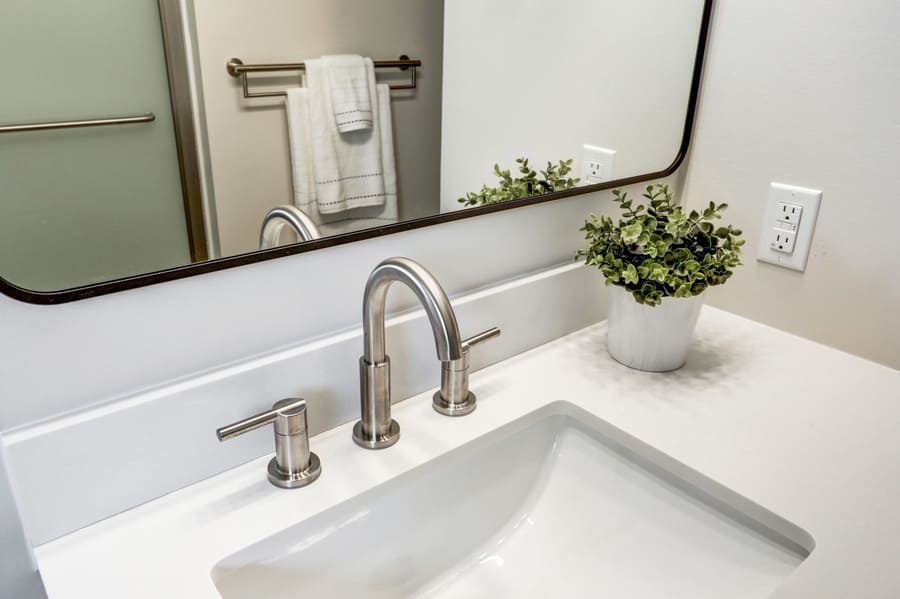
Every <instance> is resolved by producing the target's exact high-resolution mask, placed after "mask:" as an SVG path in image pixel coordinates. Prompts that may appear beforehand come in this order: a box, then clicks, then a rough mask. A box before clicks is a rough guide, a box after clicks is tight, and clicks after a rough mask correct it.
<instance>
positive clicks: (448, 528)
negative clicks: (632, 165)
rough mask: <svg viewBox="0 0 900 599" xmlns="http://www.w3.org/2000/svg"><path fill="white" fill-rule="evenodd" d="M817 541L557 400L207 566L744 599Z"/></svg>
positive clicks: (520, 591)
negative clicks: (213, 564) (214, 564)
mask: <svg viewBox="0 0 900 599" xmlns="http://www.w3.org/2000/svg"><path fill="white" fill-rule="evenodd" d="M472 417H477V416H472ZM401 443H402V441H401ZM387 451H390V450H387ZM299 492H301V493H302V491H299ZM812 548H813V541H812V538H811V537H810V536H809V535H808V534H806V533H805V532H804V531H802V530H800V529H799V528H797V527H796V526H793V525H792V524H790V523H788V522H786V521H784V520H783V519H781V518H779V517H778V516H776V515H774V514H772V513H770V512H768V511H766V510H764V509H763V508H761V507H759V506H756V505H755V504H753V503H751V502H750V501H748V500H747V499H745V498H742V497H741V496H739V495H737V494H735V493H733V492H731V491H729V490H727V489H725V488H723V487H721V486H720V485H718V484H716V483H715V482H713V481H711V480H709V479H706V478H705V477H703V476H702V475H700V474H698V473H697V472H695V471H692V470H690V469H688V468H687V467H685V466H684V465H682V464H680V463H678V462H675V461H674V460H671V459H670V458H668V457H666V456H665V455H663V454H660V453H659V452H656V451H655V450H653V449H652V448H650V447H648V446H646V445H644V444H642V443H641V442H639V441H637V440H636V439H634V438H632V437H629V436H628V435H625V434H624V433H622V432H621V431H619V430H618V429H615V428H613V427H611V426H610V425H608V424H606V423H605V422H604V421H602V420H600V419H598V418H596V417H594V416H592V415H589V414H588V413H586V412H584V411H582V410H580V409H579V408H576V407H574V406H572V405H570V404H567V403H564V402H557V403H555V404H551V405H549V406H547V407H545V408H543V409H541V410H539V411H537V412H535V413H532V414H531V415H529V416H526V417H524V418H522V419H520V420H518V421H515V422H513V423H510V424H509V425H507V426H505V427H502V428H500V429H497V430H495V431H493V432H491V433H489V434H487V435H485V436H483V437H481V438H479V439H477V440H475V441H473V442H471V443H469V444H468V445H465V446H463V447H461V448H459V449H457V450H455V451H452V452H450V453H448V454H446V455H444V456H442V457H440V458H437V459H435V460H432V461H431V462H428V463H426V464H424V465H422V466H420V467H419V468H416V469H414V470H412V471H410V472H408V473H407V474H405V475H403V476H400V477H398V478H395V479H393V480H391V481H389V482H387V483H385V484H383V485H381V486H380V487H377V488H375V489H372V490H371V491H369V492H367V493H364V494H362V495H359V496H357V497H355V498H353V499H351V500H349V501H347V502H345V503H343V504H340V505H337V506H336V507H334V508H331V509H329V510H327V511H325V512H323V513H321V514H319V515H318V516H315V517H313V518H311V519H309V520H306V521H304V522H301V523H299V524H297V525H295V526H293V527H291V528H288V529H286V530H284V531H283V532H281V533H279V534H277V535H275V536H273V537H270V538H268V539H266V540H264V541H262V542H260V543H258V544H256V545H254V546H251V547H248V548H246V549H244V550H242V551H240V552H238V553H235V554H234V555H231V556H230V557H228V558H226V559H224V560H222V561H221V562H219V563H218V564H217V565H216V566H215V568H214V569H213V572H212V576H213V580H214V582H215V584H216V586H217V588H218V590H219V592H220V593H221V594H222V596H223V597H224V598H225V599H245V598H246V599H257V598H259V597H266V598H267V599H279V598H288V597H291V598H293V597H329V598H335V597H354V598H358V597H381V598H391V599H396V598H400V597H465V598H479V597H485V598H488V597H490V598H492V599H495V598H503V597H516V598H524V597H610V598H632V597H633V598H641V599H650V598H656V597H658V598H665V599H679V598H690V599H702V598H715V599H721V598H723V597H727V598H729V599H743V598H763V597H767V596H768V595H769V594H770V593H771V592H772V591H773V590H774V589H775V588H776V587H777V586H778V585H779V583H780V582H782V581H783V580H785V579H786V578H787V577H788V576H790V575H791V573H792V572H793V571H794V570H795V569H796V568H797V567H798V566H799V565H800V563H801V562H802V561H803V560H804V559H805V558H806V557H807V556H808V555H809V553H810V552H811V551H812Z"/></svg>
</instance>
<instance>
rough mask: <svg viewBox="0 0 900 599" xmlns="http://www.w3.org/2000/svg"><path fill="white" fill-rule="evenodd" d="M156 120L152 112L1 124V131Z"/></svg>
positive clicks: (74, 127) (123, 123) (96, 125)
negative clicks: (71, 119) (46, 121)
mask: <svg viewBox="0 0 900 599" xmlns="http://www.w3.org/2000/svg"><path fill="white" fill-rule="evenodd" d="M155 120H156V115H155V114H153V113H152V112H148V113H146V114H142V115H138V116H122V117H110V118H108V119H89V120H84V121H56V122H52V123H26V124H22V125H0V133H19V132H24V131H44V130H46V129H77V128H79V127H103V126H106V125H131V124H134V123H150V122H152V121H155Z"/></svg>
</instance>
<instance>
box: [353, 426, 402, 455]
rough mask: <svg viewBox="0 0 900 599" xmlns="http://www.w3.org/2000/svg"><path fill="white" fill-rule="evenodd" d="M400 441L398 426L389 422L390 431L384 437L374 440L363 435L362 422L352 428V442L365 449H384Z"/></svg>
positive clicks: (379, 436)
mask: <svg viewBox="0 0 900 599" xmlns="http://www.w3.org/2000/svg"><path fill="white" fill-rule="evenodd" d="M399 440H400V425H399V424H397V421H396V420H391V430H390V432H388V433H387V434H386V435H378V436H376V437H375V438H374V439H372V438H371V437H369V436H365V435H363V431H362V422H357V423H356V426H354V427H353V442H354V443H356V444H357V445H359V446H360V447H364V448H365V449H384V448H385V447H390V446H391V445H393V444H394V443H396V442H397V441H399Z"/></svg>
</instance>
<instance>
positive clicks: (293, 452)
mask: <svg viewBox="0 0 900 599" xmlns="http://www.w3.org/2000/svg"><path fill="white" fill-rule="evenodd" d="M272 423H275V457H274V458H272V460H271V461H270V462H269V468H268V472H269V482H271V483H272V484H273V485H275V486H276V487H281V488H283V489H294V488H298V487H305V486H306V485H308V484H310V483H312V482H314V481H315V480H316V479H317V478H319V475H320V474H321V473H322V465H321V463H320V462H319V457H318V456H317V455H316V454H314V453H311V452H310V451H309V432H308V430H307V421H306V400H304V399H283V400H281V401H279V402H277V403H276V404H275V405H273V406H272V409H271V410H269V411H268V412H263V413H261V414H257V415H256V416H251V417H250V418H247V419H245V420H241V421H240V422H235V423H234V424H229V425H228V426H224V427H222V428H220V429H219V430H217V431H216V436H218V437H219V441H227V440H228V439H233V438H234V437H237V436H239V435H243V434H244V433H249V432H250V431H252V430H256V429H258V428H260V427H262V426H265V425H267V424H272Z"/></svg>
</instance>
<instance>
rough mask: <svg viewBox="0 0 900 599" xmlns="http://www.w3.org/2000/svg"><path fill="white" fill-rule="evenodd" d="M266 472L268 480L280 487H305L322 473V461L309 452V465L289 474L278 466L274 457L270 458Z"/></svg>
mask: <svg viewBox="0 0 900 599" xmlns="http://www.w3.org/2000/svg"><path fill="white" fill-rule="evenodd" d="M268 472H269V482H270V483H272V484H273V485H275V486H276V487H281V488H282V489H299V488H300V487H305V486H306V485H308V484H311V483H313V482H315V481H316V479H317V478H319V475H320V474H322V463H321V462H320V461H319V456H317V455H316V454H314V453H310V454H309V466H308V467H307V468H306V470H303V471H302V472H298V473H296V474H291V473H289V472H285V471H283V470H282V469H281V468H279V467H278V462H277V461H276V460H275V458H272V460H271V461H270V462H269V468H268Z"/></svg>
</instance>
